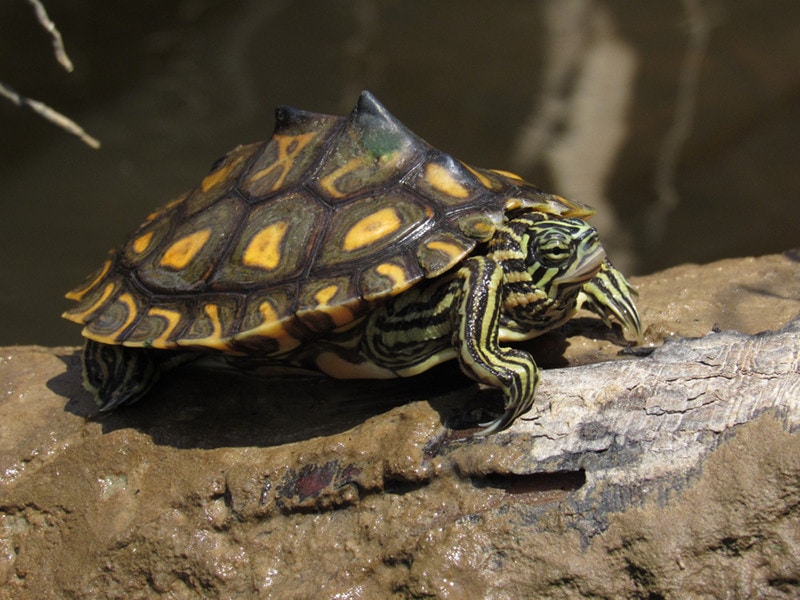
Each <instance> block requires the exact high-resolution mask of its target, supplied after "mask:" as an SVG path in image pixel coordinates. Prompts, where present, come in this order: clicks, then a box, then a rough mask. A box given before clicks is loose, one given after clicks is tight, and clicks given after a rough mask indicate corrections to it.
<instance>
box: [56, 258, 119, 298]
mask: <svg viewBox="0 0 800 600" xmlns="http://www.w3.org/2000/svg"><path fill="white" fill-rule="evenodd" d="M110 268H111V260H110V259H109V260H106V261H105V262H104V263H103V266H102V267H100V270H99V271H98V272H97V274H96V275H95V276H94V277H93V278H92V280H91V281H88V282H87V283H86V284H85V285H83V286H81V287H79V288H77V289H74V290H70V291H69V292H67V293H66V295H65V297H66V298H67V300H75V301H77V302H80V301H81V300H82V299H83V297H84V296H85V295H86V294H87V293H88V292H89V290H91V289H93V288H94V286H96V285H97V284H98V283H100V280H102V279H103V277H105V276H106V274H107V273H108V270H109V269H110ZM112 287H113V286H112ZM106 290H107V291H108V288H106ZM110 293H111V292H110V291H108V294H110ZM106 297H107V295H106Z"/></svg>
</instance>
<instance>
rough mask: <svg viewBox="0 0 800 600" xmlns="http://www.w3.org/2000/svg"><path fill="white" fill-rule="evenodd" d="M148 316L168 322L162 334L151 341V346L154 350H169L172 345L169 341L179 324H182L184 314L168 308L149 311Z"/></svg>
mask: <svg viewBox="0 0 800 600" xmlns="http://www.w3.org/2000/svg"><path fill="white" fill-rule="evenodd" d="M147 314H148V315H149V316H151V317H159V318H161V319H164V320H165V321H166V323H167V324H166V327H164V330H163V331H162V332H161V334H160V335H159V336H158V337H156V338H153V339H152V340H150V341H149V345H150V346H152V347H153V348H167V347H169V346H170V345H171V344H170V343H169V341H168V339H169V336H170V335H171V334H172V332H173V331H174V330H175V328H176V327H177V326H178V324H179V323H180V322H181V318H182V314H181V313H179V312H178V311H177V310H169V309H166V308H158V307H153V308H151V309H150V310H148V311H147Z"/></svg>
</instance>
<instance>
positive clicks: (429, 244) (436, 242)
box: [417, 231, 476, 278]
mask: <svg viewBox="0 0 800 600" xmlns="http://www.w3.org/2000/svg"><path fill="white" fill-rule="evenodd" d="M475 245H476V242H475V240H471V239H469V238H465V237H464V236H462V235H457V234H455V233H454V232H448V231H436V232H433V233H431V234H430V235H428V237H427V238H425V240H424V241H423V242H422V243H421V244H420V245H419V246H418V247H417V261H418V262H419V264H420V266H421V267H422V269H423V270H424V271H425V276H426V277H429V278H430V277H438V276H439V275H441V274H442V273H444V272H445V271H448V270H449V269H451V268H452V267H453V266H454V265H456V264H457V263H458V262H460V261H461V260H462V259H463V258H464V257H465V256H466V255H467V254H469V253H470V252H472V249H473V248H474V247H475Z"/></svg>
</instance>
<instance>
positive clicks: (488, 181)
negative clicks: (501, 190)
mask: <svg viewBox="0 0 800 600" xmlns="http://www.w3.org/2000/svg"><path fill="white" fill-rule="evenodd" d="M461 164H462V165H464V166H465V167H466V168H467V170H468V171H469V172H470V173H472V174H473V175H474V176H475V177H476V178H477V180H478V181H480V182H481V185H483V187H485V188H488V189H490V190H491V189H494V183H493V182H492V180H491V179H489V178H488V177H487V176H486V175H484V174H483V173H481V172H480V171H476V170H475V169H473V168H472V167H470V166H469V165H468V164H466V163H461Z"/></svg>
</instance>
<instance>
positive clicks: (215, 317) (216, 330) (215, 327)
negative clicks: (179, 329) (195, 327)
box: [176, 303, 227, 350]
mask: <svg viewBox="0 0 800 600" xmlns="http://www.w3.org/2000/svg"><path fill="white" fill-rule="evenodd" d="M203 312H205V313H206V317H208V320H209V321H210V322H211V335H208V336H206V337H203V338H186V339H180V340H178V341H177V342H176V343H177V344H178V345H179V346H205V347H208V348H217V349H219V350H223V349H225V348H226V347H227V340H223V339H222V323H220V319H219V307H218V306H217V305H216V304H211V303H209V304H206V305H205V306H204V307H203Z"/></svg>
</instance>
